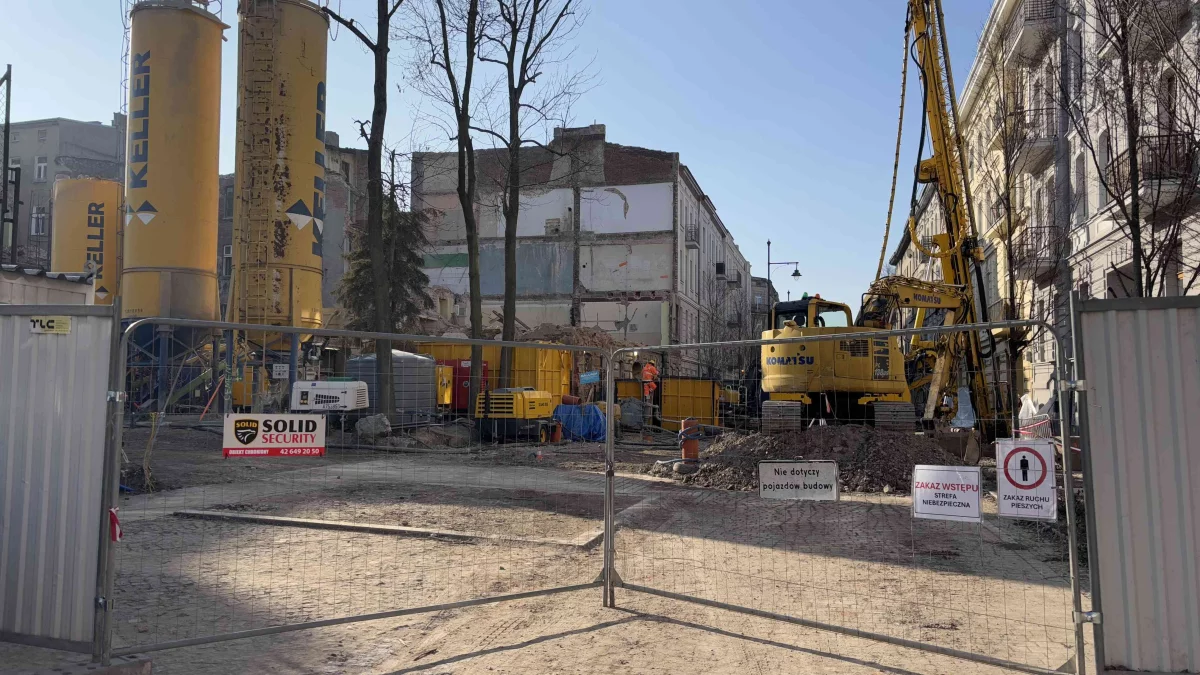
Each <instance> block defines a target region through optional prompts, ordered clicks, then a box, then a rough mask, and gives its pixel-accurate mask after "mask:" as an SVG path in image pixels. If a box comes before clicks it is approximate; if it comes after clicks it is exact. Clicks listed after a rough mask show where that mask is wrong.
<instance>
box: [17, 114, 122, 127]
mask: <svg viewBox="0 0 1200 675" xmlns="http://www.w3.org/2000/svg"><path fill="white" fill-rule="evenodd" d="M63 122H66V123H68V124H87V125H94V126H98V127H108V128H110V129H111V128H114V127H113V126H112V125H111V124H105V123H104V122H101V121H99V120H87V121H84V120H73V119H70V118H68V117H47V118H45V119H40V120H28V121H25V122H10V123H9V125H8V127H9V129H10V130H11V129H14V128H16V127H46V126H52V125H55V124H62V123H63Z"/></svg>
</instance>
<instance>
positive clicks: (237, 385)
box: [229, 366, 271, 408]
mask: <svg viewBox="0 0 1200 675" xmlns="http://www.w3.org/2000/svg"><path fill="white" fill-rule="evenodd" d="M252 377H253V378H254V386H253V388H251V384H250V378H252ZM270 389H271V382H270V378H268V377H267V369H266V368H263V367H258V368H255V367H254V366H242V379H240V380H237V381H235V382H233V384H232V385H231V386H230V389H229V397H230V398H231V399H233V404H234V405H235V406H238V407H240V408H249V407H250V406H251V405H253V404H254V395H253V394H254V392H255V391H257V392H258V395H259V397H262V396H264V395H265V394H266V393H267V392H268V391H270Z"/></svg>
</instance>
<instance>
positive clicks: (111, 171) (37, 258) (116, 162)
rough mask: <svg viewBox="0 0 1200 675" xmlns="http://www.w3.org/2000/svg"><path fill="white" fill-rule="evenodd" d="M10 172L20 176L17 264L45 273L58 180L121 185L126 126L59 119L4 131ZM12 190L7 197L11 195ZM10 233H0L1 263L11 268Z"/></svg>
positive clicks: (117, 119) (118, 121)
mask: <svg viewBox="0 0 1200 675" xmlns="http://www.w3.org/2000/svg"><path fill="white" fill-rule="evenodd" d="M8 140H9V149H8V154H9V160H8V163H9V166H10V167H16V168H19V169H20V170H21V171H20V181H21V190H20V200H21V204H20V211H19V216H18V221H17V227H16V242H15V243H16V248H17V250H16V261H15V262H16V263H17V264H21V265H31V266H34V267H39V268H43V269H49V268H50V236H51V232H52V230H53V227H54V226H53V223H51V221H50V196H51V193H52V190H53V188H54V181H55V180H56V179H57V178H59V177H62V178H83V177H89V178H107V179H109V180H120V179H121V173H122V170H123V164H122V160H121V158H122V157H123V154H122V152H121V150H122V148H121V145H122V143H124V140H125V122H124V118H123V116H122V115H121V114H120V113H115V114H114V115H113V120H112V123H111V124H103V123H101V122H81V121H79V120H71V119H66V118H62V117H54V118H50V119H42V120H30V121H28V122H14V123H13V124H11V125H9V134H8ZM12 189H13V187H12V185H11V184H10V186H9V194H10V195H11V194H12ZM12 244H13V242H12V241H11V236H10V233H8V232H7V231H6V232H5V233H4V241H3V246H2V247H0V248H3V250H4V252H5V254H6V255H5V258H4V261H3V262H5V263H7V262H10V260H12V258H11V252H10V250H9V249H10V246H11V245H12Z"/></svg>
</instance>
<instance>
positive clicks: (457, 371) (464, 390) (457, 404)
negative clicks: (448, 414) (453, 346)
mask: <svg viewBox="0 0 1200 675" xmlns="http://www.w3.org/2000/svg"><path fill="white" fill-rule="evenodd" d="M438 365H439V366H450V367H452V368H453V369H454V374H453V379H452V382H453V385H454V395H453V396H452V397H451V399H450V409H451V410H456V411H459V412H467V411H469V410H470V409H471V362H470V361H438ZM487 382H488V364H487V361H484V362H483V382H482V386H480V388H479V391H484V390H485V389H487Z"/></svg>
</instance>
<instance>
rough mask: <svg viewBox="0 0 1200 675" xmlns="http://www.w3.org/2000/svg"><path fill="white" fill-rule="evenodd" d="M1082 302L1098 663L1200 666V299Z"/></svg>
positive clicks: (1079, 337) (1079, 324)
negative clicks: (1098, 620)
mask: <svg viewBox="0 0 1200 675" xmlns="http://www.w3.org/2000/svg"><path fill="white" fill-rule="evenodd" d="M1076 310H1077V311H1076V313H1075V317H1074V318H1075V325H1076V330H1075V339H1076V345H1077V348H1076V351H1077V353H1078V354H1079V355H1080V358H1079V362H1078V366H1079V378H1080V379H1081V380H1082V381H1083V387H1082V388H1081V391H1080V423H1081V425H1082V427H1083V429H1084V434H1085V438H1084V447H1085V449H1086V452H1085V453H1084V471H1085V473H1087V474H1088V477H1089V481H1088V484H1089V485H1090V486H1092V487H1093V488H1094V490H1089V492H1088V494H1089V495H1092V494H1093V493H1094V494H1095V495H1096V498H1095V499H1093V500H1091V501H1090V502H1089V504H1088V533H1089V539H1090V540H1091V542H1092V543H1093V545H1092V547H1091V549H1090V551H1089V553H1090V556H1091V570H1092V578H1093V579H1094V580H1095V582H1094V583H1093V589H1094V590H1093V596H1094V597H1093V605H1094V608H1095V609H1096V610H1097V611H1098V612H1099V613H1100V618H1101V625H1100V626H1099V627H1098V630H1096V638H1097V639H1096V661H1097V663H1098V667H1099V668H1101V669H1112V670H1115V671H1124V670H1136V671H1150V672H1160V673H1167V672H1170V673H1184V672H1186V673H1196V672H1200V498H1198V497H1197V493H1196V486H1197V485H1200V415H1197V414H1196V411H1197V408H1196V402H1197V401H1200V298H1123V299H1118V300H1089V301H1086V302H1082V303H1076Z"/></svg>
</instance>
